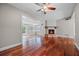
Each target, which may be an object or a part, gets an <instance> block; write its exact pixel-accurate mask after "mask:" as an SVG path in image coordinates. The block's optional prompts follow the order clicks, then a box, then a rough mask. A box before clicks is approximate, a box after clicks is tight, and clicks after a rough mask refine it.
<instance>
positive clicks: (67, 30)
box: [56, 13, 75, 38]
mask: <svg viewBox="0 0 79 59" xmlns="http://www.w3.org/2000/svg"><path fill="white" fill-rule="evenodd" d="M56 25H57V27H58V28H57V29H56V34H57V35H60V36H67V37H71V38H75V14H74V13H73V15H72V18H71V19H70V20H65V19H61V20H58V21H57V22H56Z"/></svg>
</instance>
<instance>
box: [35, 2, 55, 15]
mask: <svg viewBox="0 0 79 59" xmlns="http://www.w3.org/2000/svg"><path fill="white" fill-rule="evenodd" d="M35 4H36V5H38V6H41V8H40V9H38V10H37V11H38V12H39V11H41V12H43V13H44V14H46V13H47V12H51V11H54V10H56V7H55V6H53V5H52V4H51V3H35Z"/></svg>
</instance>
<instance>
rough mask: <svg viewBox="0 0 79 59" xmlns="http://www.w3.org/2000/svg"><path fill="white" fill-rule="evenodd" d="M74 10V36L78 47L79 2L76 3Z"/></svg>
mask: <svg viewBox="0 0 79 59" xmlns="http://www.w3.org/2000/svg"><path fill="white" fill-rule="evenodd" d="M74 12H75V38H76V43H77V45H78V47H79V4H77V6H76V8H75V11H74Z"/></svg>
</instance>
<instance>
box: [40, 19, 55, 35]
mask: <svg viewBox="0 0 79 59" xmlns="http://www.w3.org/2000/svg"><path fill="white" fill-rule="evenodd" d="M41 23H42V24H43V25H42V32H41V33H42V35H43V36H44V34H45V20H44V19H43V20H42V21H41ZM47 26H56V21H55V20H53V19H48V20H47Z"/></svg>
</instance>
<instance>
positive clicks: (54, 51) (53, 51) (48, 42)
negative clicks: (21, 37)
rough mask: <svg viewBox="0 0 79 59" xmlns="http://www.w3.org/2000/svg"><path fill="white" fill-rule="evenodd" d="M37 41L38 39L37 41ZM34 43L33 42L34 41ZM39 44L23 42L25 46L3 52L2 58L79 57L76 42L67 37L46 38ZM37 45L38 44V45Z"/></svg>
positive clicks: (1, 53)
mask: <svg viewBox="0 0 79 59" xmlns="http://www.w3.org/2000/svg"><path fill="white" fill-rule="evenodd" d="M36 40H37V39H36ZM32 41H33V40H32ZM40 42H42V43H41V44H38V43H39V42H36V41H35V43H32V42H31V43H30V44H32V45H29V46H27V44H26V43H27V42H26V41H25V42H23V45H19V46H17V47H14V48H11V49H8V50H5V51H1V52H0V56H78V55H79V51H78V50H77V48H76V47H75V45H74V43H75V42H74V40H73V39H71V38H65V37H47V36H46V37H44V38H41V41H40ZM36 43H37V44H36Z"/></svg>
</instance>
